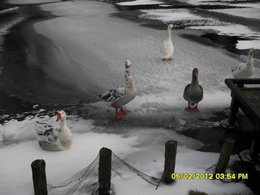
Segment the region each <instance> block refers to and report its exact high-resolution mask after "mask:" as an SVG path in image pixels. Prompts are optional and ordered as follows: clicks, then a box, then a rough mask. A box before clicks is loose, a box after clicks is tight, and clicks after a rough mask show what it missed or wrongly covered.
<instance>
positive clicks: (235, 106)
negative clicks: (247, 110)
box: [229, 95, 239, 125]
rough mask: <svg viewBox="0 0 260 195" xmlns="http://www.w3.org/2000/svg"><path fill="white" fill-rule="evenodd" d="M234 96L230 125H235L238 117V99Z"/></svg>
mask: <svg viewBox="0 0 260 195" xmlns="http://www.w3.org/2000/svg"><path fill="white" fill-rule="evenodd" d="M231 96H232V100H231V106H230V118H229V124H230V125H234V124H235V122H236V115H237V112H238V108H239V105H238V100H237V99H236V97H235V96H234V95H231Z"/></svg>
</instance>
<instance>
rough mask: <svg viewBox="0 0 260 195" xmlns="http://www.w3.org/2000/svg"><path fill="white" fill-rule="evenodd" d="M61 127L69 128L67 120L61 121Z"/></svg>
mask: <svg viewBox="0 0 260 195" xmlns="http://www.w3.org/2000/svg"><path fill="white" fill-rule="evenodd" d="M60 127H61V128H64V127H67V121H66V119H63V120H60Z"/></svg>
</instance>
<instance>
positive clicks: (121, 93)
mask: <svg viewBox="0 0 260 195" xmlns="http://www.w3.org/2000/svg"><path fill="white" fill-rule="evenodd" d="M130 68H131V62H130V61H129V60H126V62H125V86H123V87H117V88H114V89H110V90H108V91H106V92H105V93H103V94H100V95H99V96H98V98H99V99H101V100H104V101H106V102H112V103H111V106H112V107H114V108H115V109H116V119H118V120H120V119H122V118H123V117H124V116H125V115H126V114H127V112H128V110H127V109H124V108H123V106H124V105H126V104H127V103H129V102H130V101H132V100H133V99H134V98H135V96H136V94H137V92H136V87H135V82H134V79H133V78H132V75H131V73H130Z"/></svg>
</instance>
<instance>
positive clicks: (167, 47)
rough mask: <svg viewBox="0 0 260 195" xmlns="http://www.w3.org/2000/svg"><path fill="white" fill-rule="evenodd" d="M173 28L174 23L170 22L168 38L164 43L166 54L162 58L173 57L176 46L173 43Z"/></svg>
mask: <svg viewBox="0 0 260 195" xmlns="http://www.w3.org/2000/svg"><path fill="white" fill-rule="evenodd" d="M172 28H173V24H170V25H169V26H168V30H167V31H168V39H166V40H165V41H164V42H163V43H164V49H165V51H164V56H163V58H162V60H171V59H172V55H173V53H174V46H173V43H172Z"/></svg>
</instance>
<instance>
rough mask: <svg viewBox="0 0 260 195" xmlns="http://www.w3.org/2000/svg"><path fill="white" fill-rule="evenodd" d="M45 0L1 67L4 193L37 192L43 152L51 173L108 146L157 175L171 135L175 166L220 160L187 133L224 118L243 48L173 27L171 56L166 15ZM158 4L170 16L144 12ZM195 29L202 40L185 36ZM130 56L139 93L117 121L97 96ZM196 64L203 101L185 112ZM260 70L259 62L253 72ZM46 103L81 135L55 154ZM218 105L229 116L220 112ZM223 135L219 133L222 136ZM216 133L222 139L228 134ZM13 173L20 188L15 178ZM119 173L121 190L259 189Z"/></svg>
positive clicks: (184, 168) (58, 174)
mask: <svg viewBox="0 0 260 195" xmlns="http://www.w3.org/2000/svg"><path fill="white" fill-rule="evenodd" d="M11 2H12V3H17V1H14V0H12V1H11ZM44 3H46V2H44ZM31 8H32V7H26V8H24V9H25V11H26V10H27V11H28V10H30V9H31ZM40 8H41V10H43V12H41V13H42V14H43V16H41V17H38V18H37V19H36V20H34V21H32V20H31V21H30V22H25V23H23V24H22V25H20V26H18V27H17V28H16V29H15V31H14V32H12V33H10V34H8V35H7V36H5V40H6V42H4V43H3V44H4V45H3V54H4V55H2V58H1V60H2V62H3V63H2V64H1V66H2V69H1V75H0V79H1V81H2V82H1V83H3V84H1V91H3V92H2V93H1V96H0V97H1V103H2V105H1V121H2V124H1V127H0V135H1V137H0V156H1V164H3V165H2V166H1V169H0V172H1V175H3V176H2V177H1V179H0V189H1V192H3V194H5V195H9V194H17V189H19V194H30V193H31V192H32V185H31V184H32V183H31V172H30V166H29V165H30V163H31V162H32V161H33V160H34V159H36V158H43V159H45V160H46V162H47V167H48V168H47V175H48V181H49V182H50V183H57V182H59V181H62V180H63V179H65V178H68V177H69V176H70V175H72V174H73V173H75V172H77V171H78V170H80V169H81V168H84V167H85V166H87V165H88V164H89V163H90V162H91V161H92V160H94V158H95V156H96V154H97V152H98V150H99V149H100V148H101V147H103V146H105V147H108V148H111V149H112V150H113V151H114V152H115V153H116V154H118V155H119V156H120V157H122V158H124V159H125V160H127V161H128V162H129V163H131V164H132V165H134V166H135V167H136V168H138V169H140V170H143V171H144V172H146V173H147V174H149V175H153V176H155V177H158V178H160V176H161V175H160V174H161V172H162V167H163V154H164V153H163V150H164V142H165V141H167V140H169V139H174V140H177V141H178V143H179V146H178V157H177V167H176V170H177V171H179V172H205V170H206V169H207V168H208V167H210V166H211V165H213V164H214V163H216V162H217V159H218V153H213V152H199V151H196V150H197V149H199V148H201V147H203V146H204V145H206V144H207V143H202V142H201V141H199V140H196V139H192V138H190V137H186V136H184V135H182V133H183V131H186V130H187V129H198V128H200V129H205V131H210V129H211V128H212V127H219V125H220V122H221V121H220V120H221V119H224V121H222V122H223V123H225V122H226V119H227V115H226V114H225V113H226V109H227V108H228V107H229V105H230V100H231V99H230V91H229V89H228V88H227V87H226V86H225V84H224V79H225V78H229V77H231V76H232V75H231V68H232V67H233V66H235V65H237V64H238V63H240V62H241V59H240V56H239V55H235V54H232V53H230V52H228V51H227V50H225V49H222V48H220V47H217V46H212V44H211V43H209V42H207V41H205V38H203V37H200V36H201V35H203V32H204V31H197V30H185V29H182V30H179V29H174V30H173V42H174V46H175V48H176V53H175V55H174V59H173V60H172V61H168V62H165V61H162V60H161V57H162V52H161V51H162V48H163V44H162V43H163V40H164V39H166V37H167V32H166V30H165V29H166V28H167V25H166V24H165V25H163V23H162V24H161V25H160V28H158V29H156V28H151V27H144V26H143V25H139V24H138V23H137V22H133V21H130V20H126V19H125V18H120V17H117V16H116V15H117V14H119V12H120V11H118V10H117V9H116V8H114V7H113V6H112V5H110V4H106V3H103V2H95V1H66V2H60V3H52V4H44V5H41V6H40ZM168 11H169V10H168ZM156 12H159V16H162V18H163V14H164V13H165V12H166V11H155V10H152V11H143V14H147V15H149V16H147V15H146V16H144V15H143V17H145V18H146V19H154V18H152V17H154V16H158V13H156ZM44 14H46V15H48V17H47V18H45V17H44V16H46V15H44ZM156 14H157V15H156ZM167 14H168V15H167V17H168V18H170V19H167V20H163V19H161V20H163V21H165V22H174V20H176V19H179V18H181V20H183V19H185V18H186V19H189V20H190V18H191V19H195V20H196V19H198V20H200V19H201V18H203V16H199V15H197V16H196V17H193V15H192V14H194V13H191V12H189V11H188V10H185V9H184V10H182V11H180V13H179V15H177V16H176V17H175V18H174V17H169V15H170V14H169V13H167ZM157 18H158V17H157ZM215 21H216V20H215V19H210V20H209V23H211V22H214V24H216V23H215ZM217 24H222V22H221V21H220V22H217ZM162 27H163V28H162ZM203 28H204V27H203ZM200 29H202V28H200ZM225 32H226V31H225ZM225 35H226V34H225ZM194 36H196V40H195V41H194V40H191V39H189V38H187V37H194ZM243 48H244V49H247V47H245V46H244V47H243ZM8 55H9V57H8ZM126 59H129V60H131V62H132V65H133V66H132V70H133V77H134V79H135V82H136V84H137V91H138V94H137V97H136V98H135V99H134V100H133V101H132V102H130V103H129V104H128V105H127V107H128V109H129V110H130V113H129V114H128V116H127V117H126V118H124V119H123V120H122V121H116V120H115V119H114V109H113V108H111V107H110V105H109V104H106V103H104V102H100V101H98V100H97V98H96V96H97V95H98V94H99V93H101V92H103V91H105V90H107V89H110V88H112V87H115V86H120V85H122V84H123V83H124V62H125V60H126ZM17 64H19V66H18V65H17ZM194 67H197V68H199V81H200V83H201V85H202V86H203V88H204V99H203V101H202V102H201V103H200V104H199V108H200V110H201V111H200V113H186V112H185V111H184V110H183V109H184V108H185V107H186V106H187V103H186V102H185V101H184V100H183V97H182V95H183V89H184V87H185V86H186V85H187V84H188V83H189V82H190V80H191V71H192V69H193V68H194ZM259 75H260V71H259V68H256V73H255V75H254V77H259ZM16 104H17V105H16ZM9 105H11V106H9ZM40 109H45V112H46V114H51V115H53V113H54V112H55V110H56V109H64V110H65V111H66V112H67V113H68V124H69V127H70V128H71V129H72V132H73V136H74V143H73V146H72V148H71V149H70V150H67V151H64V152H57V153H56V152H55V153H52V152H48V151H43V150H41V148H40V147H39V146H38V144H37V140H36V135H35V133H34V131H33V129H34V126H33V124H34V123H33V122H34V119H33V116H34V115H35V114H36V112H37V111H38V110H40ZM220 114H221V115H223V116H221V117H219V115H220ZM212 118H217V119H215V121H214V120H212ZM208 134H210V133H208ZM222 134H224V133H221V134H220V133H217V136H220V135H221V136H223V137H224V135H222ZM217 136H216V139H217V140H221V139H223V137H221V136H220V137H218V138H217ZM219 145H220V143H219ZM17 154H19V155H17ZM235 158H236V157H235V156H233V157H232V159H235ZM16 161H19V162H20V164H19V165H18V166H16V167H17V169H16V170H17V171H14V170H12V167H11V166H9V165H10V164H12V163H13V162H16ZM19 175H23V178H20V177H19ZM14 178H15V179H14ZM14 180H15V183H17V189H14V188H13V187H12V182H13V181H14ZM113 182H114V184H115V185H116V186H117V187H116V190H117V193H118V194H124V195H128V194H138V193H140V192H141V194H148V193H149V194H164V195H168V194H169V195H170V194H172V191H173V189H174V190H175V191H176V193H177V194H180V195H182V194H183V195H184V194H187V192H188V190H189V189H194V190H196V189H198V190H201V191H204V192H207V193H209V194H211V193H213V194H224V193H241V194H252V192H251V191H250V189H248V188H247V187H246V186H245V185H244V184H243V183H231V184H225V185H223V184H222V183H221V182H220V181H214V182H212V181H209V180H203V181H196V180H195V181H189V180H181V181H178V182H177V184H176V185H174V186H163V187H162V188H159V189H158V191H154V188H153V187H149V186H148V184H146V183H142V182H139V180H138V178H133V179H131V180H130V181H129V183H127V181H122V180H120V179H119V178H115V179H114V181H113ZM126 185H129V186H128V187H126ZM130 188H131V190H129V189H130ZM79 194H80V193H79Z"/></svg>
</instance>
